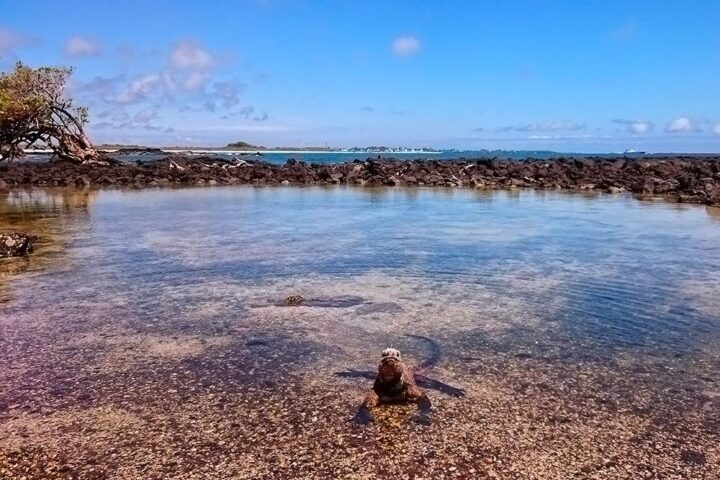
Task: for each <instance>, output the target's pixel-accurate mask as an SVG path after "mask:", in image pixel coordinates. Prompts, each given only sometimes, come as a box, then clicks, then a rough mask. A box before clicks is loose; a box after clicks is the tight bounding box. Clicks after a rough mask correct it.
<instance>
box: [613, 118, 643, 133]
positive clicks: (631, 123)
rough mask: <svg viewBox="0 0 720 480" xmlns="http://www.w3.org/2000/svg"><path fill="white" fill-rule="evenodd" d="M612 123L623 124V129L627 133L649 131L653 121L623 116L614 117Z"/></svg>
mask: <svg viewBox="0 0 720 480" xmlns="http://www.w3.org/2000/svg"><path fill="white" fill-rule="evenodd" d="M613 123H617V124H620V125H625V130H626V131H627V132H628V133H634V134H638V135H639V134H643V133H649V132H651V131H652V129H653V123H652V122H650V121H647V120H629V119H625V118H616V119H614V120H613Z"/></svg>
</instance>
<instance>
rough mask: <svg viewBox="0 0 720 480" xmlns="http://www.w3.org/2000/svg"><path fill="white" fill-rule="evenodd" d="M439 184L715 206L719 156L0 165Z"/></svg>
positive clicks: (13, 173) (122, 181)
mask: <svg viewBox="0 0 720 480" xmlns="http://www.w3.org/2000/svg"><path fill="white" fill-rule="evenodd" d="M232 184H257V185H289V184H293V185H325V184H347V185H367V186H380V185H387V186H401V185H402V186H417V185H420V186H423V185H426V186H444V187H471V188H485V189H516V188H534V189H543V190H580V191H605V192H609V193H621V192H625V191H627V192H632V193H637V194H647V195H663V196H666V197H668V198H670V199H674V200H677V201H680V202H691V203H705V204H709V205H717V204H720V156H675V157H643V158H641V159H638V158H628V157H617V158H605V157H603V158H593V157H589V158H556V159H549V160H539V159H526V160H522V161H513V160H501V159H464V158H461V159H456V160H413V161H401V160H396V159H392V158H376V159H367V160H365V161H362V160H355V161H354V162H347V163H336V164H316V163H305V162H303V161H297V160H294V159H290V160H288V161H287V162H286V163H285V164H280V165H278V164H271V163H266V162H263V161H257V160H244V159H242V160H240V159H235V160H228V159H224V158H215V157H194V158H190V157H182V156H168V157H165V158H163V159H160V160H156V161H151V162H137V163H121V162H118V161H114V160H110V161H109V162H108V164H107V165H85V166H82V165H74V164H70V163H29V162H27V163H13V164H5V165H0V189H3V188H11V187H24V186H43V187H54V186H79V187H111V186H118V187H120V186H122V187H135V188H141V187H147V186H187V185H232Z"/></svg>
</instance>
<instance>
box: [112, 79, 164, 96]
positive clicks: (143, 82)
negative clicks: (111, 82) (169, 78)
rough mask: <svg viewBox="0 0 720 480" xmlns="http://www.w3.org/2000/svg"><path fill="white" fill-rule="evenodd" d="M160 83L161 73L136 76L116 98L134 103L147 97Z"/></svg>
mask: <svg viewBox="0 0 720 480" xmlns="http://www.w3.org/2000/svg"><path fill="white" fill-rule="evenodd" d="M159 83H160V75H158V74H156V73H151V74H148V75H144V76H142V77H139V78H136V79H135V80H133V81H132V82H130V84H129V85H128V86H127V88H125V90H123V91H122V92H121V93H120V94H119V95H118V96H117V98H116V101H117V102H118V103H132V102H134V101H136V100H139V99H142V98H145V96H146V95H147V94H148V93H150V92H151V91H152V90H153V89H154V88H155V87H156V86H157V85H158V84H159Z"/></svg>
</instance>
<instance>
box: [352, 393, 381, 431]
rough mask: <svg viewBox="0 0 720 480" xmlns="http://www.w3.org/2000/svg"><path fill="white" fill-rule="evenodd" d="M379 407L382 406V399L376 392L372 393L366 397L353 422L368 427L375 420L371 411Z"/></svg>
mask: <svg viewBox="0 0 720 480" xmlns="http://www.w3.org/2000/svg"><path fill="white" fill-rule="evenodd" d="M378 405H380V397H378V394H377V393H375V392H374V391H373V392H370V393H369V394H368V395H367V396H366V397H365V400H363V403H362V405H360V408H359V409H358V411H357V413H356V414H355V416H354V417H353V422H354V423H356V424H358V425H367V424H368V423H370V422H372V421H373V420H374V419H373V416H372V411H371V409H373V408H375V407H377V406H378Z"/></svg>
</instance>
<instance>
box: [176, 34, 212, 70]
mask: <svg viewBox="0 0 720 480" xmlns="http://www.w3.org/2000/svg"><path fill="white" fill-rule="evenodd" d="M215 63H216V60H215V58H214V57H213V56H212V55H211V54H210V53H209V52H208V51H207V50H205V49H204V48H202V47H201V46H200V44H199V43H198V42H196V41H194V40H184V41H181V42H178V43H177V44H176V45H175V47H174V48H173V50H172V52H170V65H171V66H172V67H173V68H177V69H179V70H186V69H189V70H207V69H210V68H212V67H213V66H214V65H215Z"/></svg>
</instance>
